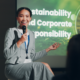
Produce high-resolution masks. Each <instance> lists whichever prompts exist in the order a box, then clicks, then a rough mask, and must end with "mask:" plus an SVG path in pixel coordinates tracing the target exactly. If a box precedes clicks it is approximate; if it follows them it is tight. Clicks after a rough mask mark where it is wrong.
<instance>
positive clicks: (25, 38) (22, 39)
mask: <svg viewBox="0 0 80 80" xmlns="http://www.w3.org/2000/svg"><path fill="white" fill-rule="evenodd" d="M26 40H27V34H26V33H24V34H23V35H22V36H21V38H20V41H21V43H23V42H24V41H26Z"/></svg>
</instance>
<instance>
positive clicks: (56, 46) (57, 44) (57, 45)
mask: <svg viewBox="0 0 80 80" xmlns="http://www.w3.org/2000/svg"><path fill="white" fill-rule="evenodd" d="M60 45H61V44H60V43H54V44H53V45H51V46H50V47H49V48H47V49H46V52H48V51H50V50H56V49H57V48H58V47H59V46H60Z"/></svg>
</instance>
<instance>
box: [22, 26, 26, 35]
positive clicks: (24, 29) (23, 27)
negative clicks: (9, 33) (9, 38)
mask: <svg viewBox="0 0 80 80" xmlns="http://www.w3.org/2000/svg"><path fill="white" fill-rule="evenodd" d="M22 29H23V34H24V33H26V26H22Z"/></svg>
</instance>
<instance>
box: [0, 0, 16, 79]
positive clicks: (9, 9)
mask: <svg viewBox="0 0 80 80" xmlns="http://www.w3.org/2000/svg"><path fill="white" fill-rule="evenodd" d="M15 10H16V4H15V0H0V80H7V79H6V77H5V75H4V66H5V65H4V62H5V59H4V57H3V47H4V36H5V32H6V30H7V29H8V28H9V27H14V26H15V23H16V21H15Z"/></svg>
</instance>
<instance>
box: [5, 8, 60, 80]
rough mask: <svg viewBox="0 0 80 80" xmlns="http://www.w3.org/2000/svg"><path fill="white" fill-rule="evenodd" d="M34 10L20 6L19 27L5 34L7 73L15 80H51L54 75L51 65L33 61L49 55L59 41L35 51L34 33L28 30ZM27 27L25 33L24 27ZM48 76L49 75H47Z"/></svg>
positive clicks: (8, 76)
mask: <svg viewBox="0 0 80 80" xmlns="http://www.w3.org/2000/svg"><path fill="white" fill-rule="evenodd" d="M31 16H32V12H31V10H30V9H29V8H25V7H22V8H19V9H18V11H17V21H18V23H19V27H18V28H10V29H9V30H8V31H7V32H6V35H5V41H4V55H5V58H6V62H5V64H6V66H5V75H6V77H7V78H9V79H14V80H19V79H20V80H21V79H23V80H51V79H52V77H53V76H54V73H53V72H52V70H51V68H50V66H49V65H48V64H47V63H44V62H33V61H35V60H37V59H39V58H42V57H43V56H45V55H47V52H48V51H50V50H56V49H57V48H58V47H59V45H60V44H59V43H54V44H53V45H51V46H50V47H48V48H47V49H43V50H42V51H39V52H37V53H35V37H34V33H33V32H32V31H30V30H28V28H27V27H28V24H29V22H30V21H31ZM23 26H25V27H26V31H25V33H23V31H22V27H23ZM46 76H47V77H46Z"/></svg>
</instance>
